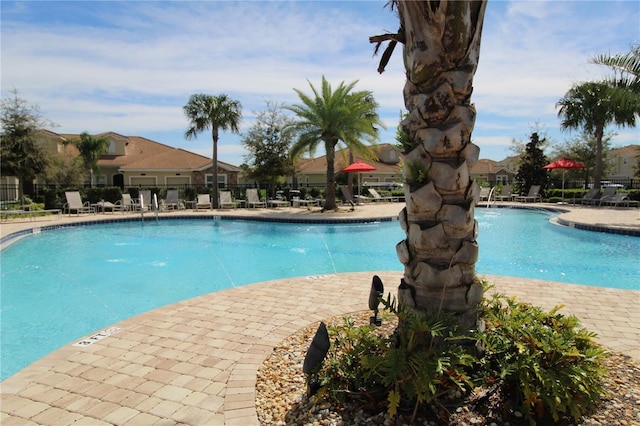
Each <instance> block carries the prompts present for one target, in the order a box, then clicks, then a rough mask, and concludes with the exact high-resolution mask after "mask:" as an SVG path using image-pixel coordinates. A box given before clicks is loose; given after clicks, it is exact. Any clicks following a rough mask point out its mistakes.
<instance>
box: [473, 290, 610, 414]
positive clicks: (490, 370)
mask: <svg viewBox="0 0 640 426" xmlns="http://www.w3.org/2000/svg"><path fill="white" fill-rule="evenodd" d="M560 308H561V306H557V307H555V308H554V309H552V310H551V311H550V312H545V311H543V310H542V309H541V308H539V307H537V306H532V305H529V304H526V303H521V302H516V300H515V299H513V298H507V297H505V296H502V295H494V296H493V298H492V299H490V300H485V301H484V303H483V306H482V317H483V318H484V320H485V321H486V325H487V329H486V332H485V333H483V334H482V335H481V341H482V343H483V344H484V346H485V350H486V352H485V354H484V356H483V357H482V358H481V360H480V368H479V371H480V372H481V373H483V376H484V378H485V383H487V384H488V385H492V386H497V387H498V388H500V389H501V391H502V393H503V395H509V396H511V397H512V398H513V403H514V404H515V407H511V408H513V409H518V410H520V411H521V412H522V413H523V414H524V415H525V417H526V418H528V419H529V421H530V423H531V424H535V423H536V421H540V422H542V423H543V424H549V422H550V421H551V419H552V420H553V421H558V420H559V419H560V417H563V416H571V417H573V419H574V420H576V421H577V420H578V419H579V418H580V417H581V416H582V415H583V414H586V413H588V412H591V411H593V410H594V409H595V408H596V406H597V404H598V403H599V401H600V398H601V396H602V395H603V393H604V389H603V386H602V383H601V379H602V376H603V375H604V374H605V370H604V367H603V363H602V358H603V357H604V356H605V355H606V351H605V350H603V349H602V348H600V347H599V346H597V345H596V344H595V343H594V342H593V338H594V337H595V334H593V333H590V332H588V331H587V330H585V329H583V328H580V323H579V321H578V319H577V318H576V317H574V316H569V317H567V316H564V315H561V314H559V313H558V310H559V309H560Z"/></svg>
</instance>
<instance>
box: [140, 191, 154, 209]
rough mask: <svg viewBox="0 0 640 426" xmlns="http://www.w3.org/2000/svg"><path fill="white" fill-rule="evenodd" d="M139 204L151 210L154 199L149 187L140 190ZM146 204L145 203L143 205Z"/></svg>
mask: <svg viewBox="0 0 640 426" xmlns="http://www.w3.org/2000/svg"><path fill="white" fill-rule="evenodd" d="M137 202H138V205H139V206H140V207H141V208H142V210H143V211H146V210H151V209H152V208H153V200H152V199H151V191H150V190H148V189H142V190H140V191H138V200H137ZM142 204H144V205H142Z"/></svg>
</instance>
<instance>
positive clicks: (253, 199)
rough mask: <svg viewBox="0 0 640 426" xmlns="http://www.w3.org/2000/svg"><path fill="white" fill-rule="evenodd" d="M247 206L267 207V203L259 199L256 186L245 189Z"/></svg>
mask: <svg viewBox="0 0 640 426" xmlns="http://www.w3.org/2000/svg"><path fill="white" fill-rule="evenodd" d="M247 207H267V203H265V202H264V201H260V196H259V195H258V189H257V188H249V189H247Z"/></svg>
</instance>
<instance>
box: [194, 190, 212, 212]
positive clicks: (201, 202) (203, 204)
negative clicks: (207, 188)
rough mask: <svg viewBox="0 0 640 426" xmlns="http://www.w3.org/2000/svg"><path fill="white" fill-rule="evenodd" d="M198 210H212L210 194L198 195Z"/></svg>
mask: <svg viewBox="0 0 640 426" xmlns="http://www.w3.org/2000/svg"><path fill="white" fill-rule="evenodd" d="M198 209H207V210H209V209H211V196H210V195H209V194H198V199H197V200H196V210H198Z"/></svg>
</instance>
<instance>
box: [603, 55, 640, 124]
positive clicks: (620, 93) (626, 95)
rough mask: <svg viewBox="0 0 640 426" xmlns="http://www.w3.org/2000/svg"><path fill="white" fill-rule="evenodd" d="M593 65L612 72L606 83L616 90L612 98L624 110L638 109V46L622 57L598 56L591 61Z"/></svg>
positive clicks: (639, 87)
mask: <svg viewBox="0 0 640 426" xmlns="http://www.w3.org/2000/svg"><path fill="white" fill-rule="evenodd" d="M592 62H593V63H594V64H598V65H606V66H608V67H610V68H611V69H612V70H613V71H614V76H613V77H611V78H609V79H607V80H606V81H607V82H608V83H609V84H610V85H611V86H612V87H614V88H616V90H614V95H613V96H614V97H615V98H616V99H617V102H618V103H619V104H620V105H622V106H623V107H624V108H634V107H635V108H636V114H638V108H639V105H640V45H638V44H636V45H634V46H632V47H631V50H630V51H629V52H628V53H625V54H622V55H613V56H611V55H598V56H596V57H595V58H593V59H592Z"/></svg>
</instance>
